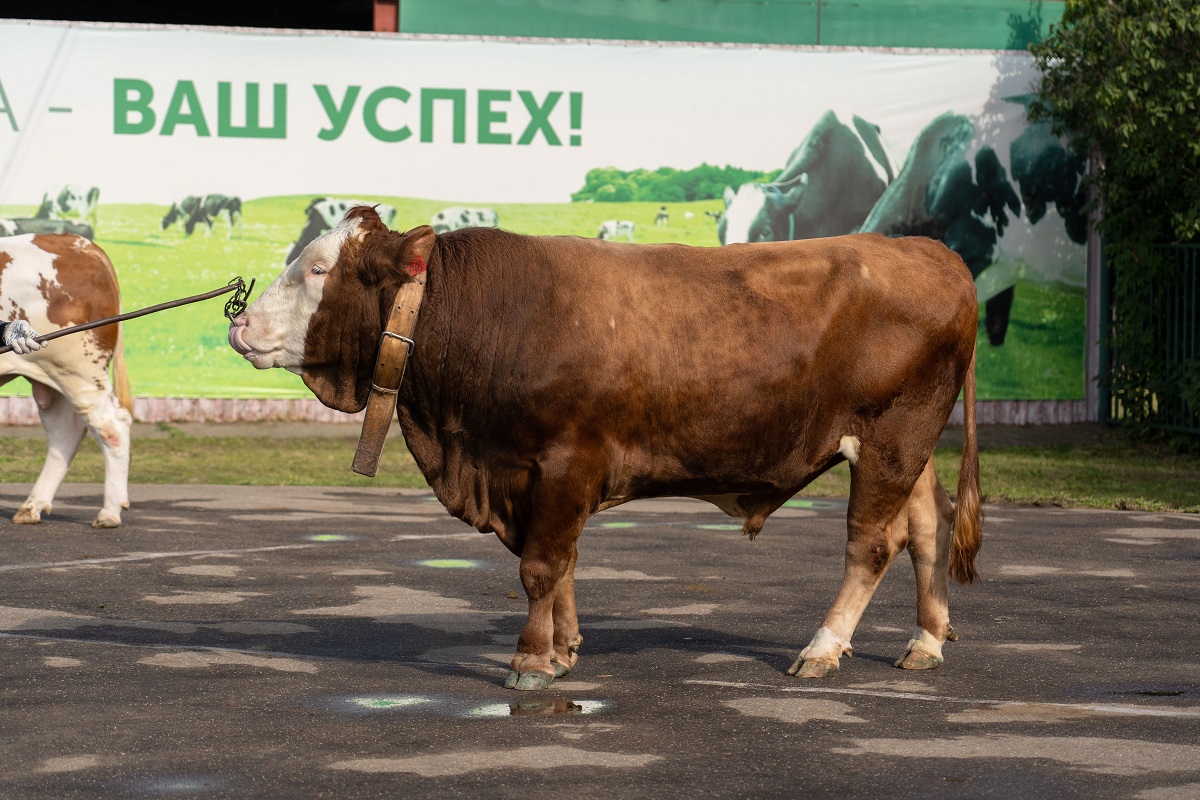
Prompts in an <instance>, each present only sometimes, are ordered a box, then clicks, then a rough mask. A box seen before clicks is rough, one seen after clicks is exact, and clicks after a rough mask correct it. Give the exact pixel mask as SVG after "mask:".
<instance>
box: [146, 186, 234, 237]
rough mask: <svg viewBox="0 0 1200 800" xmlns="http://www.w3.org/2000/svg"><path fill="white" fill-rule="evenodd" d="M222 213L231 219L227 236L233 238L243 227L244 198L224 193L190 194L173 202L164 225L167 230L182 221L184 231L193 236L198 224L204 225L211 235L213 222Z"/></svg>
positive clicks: (163, 220) (163, 221)
mask: <svg viewBox="0 0 1200 800" xmlns="http://www.w3.org/2000/svg"><path fill="white" fill-rule="evenodd" d="M222 214H224V215H225V217H226V219H227V220H228V221H229V235H228V236H227V237H226V238H229V239H232V238H233V233H234V231H235V230H241V227H242V199H241V198H240V197H231V196H229V195H224V194H205V195H188V196H187V197H185V198H183V199H182V200H180V201H179V202H178V203H172V204H171V208H170V209H169V210H168V211H167V213H166V216H164V217H163V218H162V227H163V230H164V231H165V230H166V229H167V228H169V227H171V226H172V225H174V224H175V223H176V222H181V223H182V224H183V229H184V232H185V233H186V234H187V235H188V236H191V235H192V231H194V230H195V229H196V226H197V225H204V226H205V227H206V228H207V231H206V233H207V235H209V236H211V235H212V231H213V223H214V222H216V219H217V217H219V216H220V215H222Z"/></svg>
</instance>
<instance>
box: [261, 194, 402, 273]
mask: <svg viewBox="0 0 1200 800" xmlns="http://www.w3.org/2000/svg"><path fill="white" fill-rule="evenodd" d="M355 206H374V207H375V212H376V213H377V214H379V218H380V219H381V220H383V224H384V225H387V226H388V227H391V226H392V225H393V224H394V223H395V222H396V209H395V208H394V207H393V206H389V205H387V204H386V203H368V202H367V201H366V200H345V199H342V198H338V197H317V198H315V199H314V200H313V201H312V202H311V203H309V204H308V208H306V209H304V213H305V215H306V217H307V219H306V220H305V222H304V229H303V230H301V231H300V235H299V236H298V237H297V238H296V241H295V242H293V243H292V247H291V249H290V250H288V254H287V258H286V259H285V261H284V263H287V264H290V263H292V262H293V261H295V260H296V257H297V256H299V255H300V253H301V252H303V251H304V248H305V247H307V246H308V244H309V242H311V241H313V240H314V239H316V238H317V237H318V236H321V235H323V234H326V233H329V232H330V231H331V230H333V229H334V228H336V227H337V226H338V223H339V222H341V221H342V219H343V218H344V217H345V216H346V212H347V211H349V210H350V209H352V208H354V207H355Z"/></svg>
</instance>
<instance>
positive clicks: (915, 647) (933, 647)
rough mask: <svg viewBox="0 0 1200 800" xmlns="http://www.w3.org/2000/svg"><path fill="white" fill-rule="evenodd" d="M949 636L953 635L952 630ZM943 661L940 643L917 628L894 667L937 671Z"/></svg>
mask: <svg viewBox="0 0 1200 800" xmlns="http://www.w3.org/2000/svg"><path fill="white" fill-rule="evenodd" d="M950 635H953V630H951V634H950ZM947 638H949V637H947ZM943 660H944V659H943V658H942V643H941V642H940V641H939V640H938V639H937V637H935V636H934V635H933V634H931V633H929V632H928V631H925V630H924V629H922V628H920V627H918V628H916V629H915V630H914V631H913V635H912V638H911V639H909V640H908V646H907V647H906V648H905V649H904V655H902V656H900V659H899V660H898V661H897V662H896V664H895V666H897V667H899V668H900V669H937V668H938V667H940V666H941V665H942V661H943Z"/></svg>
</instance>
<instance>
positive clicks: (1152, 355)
mask: <svg viewBox="0 0 1200 800" xmlns="http://www.w3.org/2000/svg"><path fill="white" fill-rule="evenodd" d="M1158 252H1159V255H1160V256H1161V257H1162V258H1163V259H1164V260H1165V261H1166V265H1167V267H1168V269H1167V270H1165V271H1164V272H1163V273H1162V274H1163V275H1165V277H1164V279H1162V280H1160V281H1159V282H1158V285H1153V284H1147V285H1145V286H1141V287H1139V295H1140V297H1139V298H1137V300H1134V299H1133V298H1122V297H1120V296H1113V293H1112V290H1111V281H1106V283H1108V284H1110V285H1109V286H1106V287H1105V292H1104V294H1105V295H1107V297H1105V300H1104V301H1103V306H1102V307H1103V308H1105V309H1108V310H1110V311H1106V314H1105V316H1106V320H1107V321H1108V323H1109V324H1110V325H1114V324H1115V325H1119V324H1121V323H1120V321H1119V319H1120V309H1121V308H1122V306H1123V300H1128V301H1131V302H1146V301H1147V300H1149V302H1151V303H1152V304H1153V307H1155V308H1156V309H1157V314H1155V315H1154V317H1153V321H1152V322H1151V323H1150V325H1149V327H1148V329H1147V330H1145V331H1143V332H1142V335H1141V336H1139V337H1136V339H1137V340H1140V342H1141V345H1140V346H1139V347H1138V349H1139V351H1140V353H1139V354H1138V357H1136V358H1129V357H1128V356H1127V357H1125V358H1122V352H1121V351H1120V350H1119V349H1118V348H1115V347H1114V348H1112V349H1111V350H1109V351H1108V354H1107V357H1106V358H1105V357H1103V356H1102V358H1103V360H1104V362H1105V363H1107V364H1108V365H1109V367H1110V369H1112V370H1113V371H1114V372H1117V373H1120V372H1121V371H1123V370H1125V371H1130V370H1133V369H1136V370H1137V371H1138V373H1139V375H1138V377H1139V378H1140V380H1138V381H1137V382H1136V385H1138V386H1140V387H1144V388H1142V389H1141V390H1139V391H1138V392H1136V393H1133V394H1132V395H1131V394H1130V393H1128V392H1127V393H1126V394H1125V396H1110V397H1108V398H1107V401H1106V402H1105V399H1104V398H1102V402H1101V409H1102V411H1103V412H1104V413H1105V414H1106V421H1107V422H1110V423H1118V424H1119V423H1122V422H1125V421H1128V420H1129V419H1130V418H1131V417H1140V418H1144V422H1145V424H1146V425H1147V426H1148V427H1151V428H1157V429H1160V430H1167V431H1177V432H1183V433H1190V434H1197V435H1200V244H1179V245H1163V246H1160V247H1159V248H1158ZM1106 272H1107V271H1106ZM1106 277H1107V276H1106ZM1143 292H1144V294H1143ZM1114 317H1115V318H1116V321H1114V319H1113V318H1114ZM1102 339H1103V340H1105V341H1107V340H1108V339H1109V336H1108V335H1107V333H1106V335H1104V336H1103V337H1102ZM1130 362H1133V363H1134V364H1136V366H1132V365H1131V363H1130ZM1127 385H1128V384H1127ZM1133 404H1137V407H1134V405H1133Z"/></svg>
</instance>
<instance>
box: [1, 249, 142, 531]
mask: <svg viewBox="0 0 1200 800" xmlns="http://www.w3.org/2000/svg"><path fill="white" fill-rule="evenodd" d="M120 313H121V297H120V291H119V289H118V287H117V275H116V272H115V271H114V270H113V266H112V262H110V261H109V260H108V256H107V255H105V253H104V251H103V250H101V249H100V248H99V247H97V246H96V245H94V244H92V243H91V242H90V241H88V240H87V239H84V238H81V237H79V236H70V235H49V236H16V237H12V238H6V239H0V315H3V316H2V317H0V318H2V319H3V320H4V321H5V322H11V321H13V320H16V319H24V320H28V321H29V324H30V325H32V326H33V328H34V329H35V330H37V331H38V333H40V334H42V335H43V336H44V335H46V334H48V333H53V332H54V331H57V330H61V329H63V328H68V327H71V326H73V325H80V324H83V323H85V322H91V321H93V320H97V319H103V318H105V317H111V316H115V315H117V314H120ZM110 363H111V364H112V370H113V380H112V381H110V380H109V376H108V369H109V364H110ZM16 377H24V378H25V379H27V380H28V381H29V382H30V383H31V384H33V398H34V400H35V401H36V402H37V407H38V414H39V415H40V416H41V419H42V427H43V428H45V429H46V463H45V465H44V466H43V467H42V472H41V474H40V475H39V476H38V479H37V482H36V483H35V484H34V485H33V490H32V491H31V492H30V493H29V497H28V498H27V499H26V500H25V502H24V503H22V504H21V507H20V508H19V509H18V510H17V513H16V515H15V516H14V517H13V522H16V523H36V522H39V521H40V520H41V518H42V515H43V514H49V513H50V512H51V509H52V507H53V503H54V495H55V492H57V491H58V487H59V484H61V483H62V480H63V477H64V476H65V475H66V473H67V467H69V466H70V464H71V460H72V459H73V458H74V457H75V452H76V450H78V449H79V443H80V442H81V441H82V440H83V436H84V434H85V433H86V432H88V431H90V432H91V434H92V435H93V436H94V437H95V439H96V441H97V443H99V445H100V452H101V453H102V454H103V456H104V503H103V505H102V506H101V508H100V513H99V514H97V515H96V519H95V521H94V522H93V523H92V526H93V527H96V528H115V527H117V526H118V525H120V524H121V509H123V508H128V507H129V490H128V480H129V429H130V425H131V424H132V422H133V418H132V416H131V415H130V410H131V409H132V407H133V403H132V400H131V399H130V393H129V379H128V377H127V376H126V372H125V357H124V350H123V348H122V345H121V329H120V325H105V326H103V327H100V328H94V329H92V330H90V331H85V332H83V333H77V334H72V335H70V336H64V337H62V338H59V339H55V340H54V341H53V342H50V343H49V344H48V346H46V347H44V348H42V349H41V350H38V351H36V352H34V353H30V354H28V355H24V356H19V355H16V354H15V353H5V354H3V355H0V384H4V383H7V382H8V381H10V380H12V379H13V378H16ZM114 384H115V388H114Z"/></svg>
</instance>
